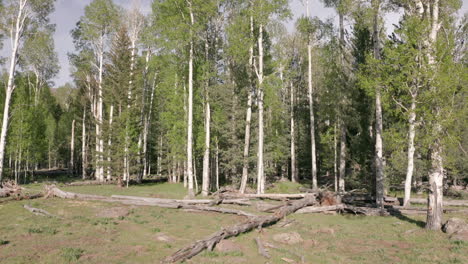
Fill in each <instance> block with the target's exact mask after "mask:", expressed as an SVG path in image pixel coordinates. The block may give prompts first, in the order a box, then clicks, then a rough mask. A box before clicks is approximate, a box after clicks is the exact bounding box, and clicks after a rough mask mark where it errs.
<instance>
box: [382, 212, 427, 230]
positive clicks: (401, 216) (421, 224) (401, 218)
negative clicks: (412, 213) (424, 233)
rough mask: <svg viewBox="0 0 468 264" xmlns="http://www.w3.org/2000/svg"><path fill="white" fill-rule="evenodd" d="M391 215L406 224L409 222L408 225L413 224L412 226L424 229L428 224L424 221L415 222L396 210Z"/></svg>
mask: <svg viewBox="0 0 468 264" xmlns="http://www.w3.org/2000/svg"><path fill="white" fill-rule="evenodd" d="M390 214H391V215H392V216H394V217H396V218H398V219H400V220H401V221H405V222H408V223H411V224H415V225H417V226H418V227H421V228H424V227H425V226H426V223H425V222H424V221H421V220H415V219H413V218H410V217H407V216H406V215H403V214H402V213H401V212H400V211H397V210H395V211H392V212H391V213H390Z"/></svg>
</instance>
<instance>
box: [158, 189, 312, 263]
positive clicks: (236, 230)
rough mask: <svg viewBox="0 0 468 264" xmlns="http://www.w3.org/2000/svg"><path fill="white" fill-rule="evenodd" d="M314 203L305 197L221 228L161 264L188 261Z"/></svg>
mask: <svg viewBox="0 0 468 264" xmlns="http://www.w3.org/2000/svg"><path fill="white" fill-rule="evenodd" d="M315 203H317V200H316V198H315V195H307V196H306V197H305V198H303V199H301V200H298V201H294V202H292V203H291V204H290V205H285V206H283V207H281V208H280V209H278V210H277V211H276V212H275V213H274V214H273V215H268V216H257V217H253V218H250V219H248V220H247V221H245V222H243V223H240V224H237V225H234V226H230V227H227V228H223V229H222V230H220V231H218V232H216V233H214V234H212V235H210V236H208V237H206V238H205V239H202V240H198V241H195V242H194V243H192V244H190V245H188V246H187V247H185V248H182V249H180V250H178V251H177V252H175V253H174V254H172V255H171V256H168V257H167V258H165V259H164V261H163V262H164V263H174V262H178V261H184V260H187V259H190V258H192V257H193V256H196V255H197V254H199V253H200V252H202V251H203V250H205V249H208V250H212V249H213V248H214V247H215V246H216V244H218V243H219V242H220V241H221V240H223V239H226V238H229V237H233V236H237V235H238V234H241V233H245V232H248V231H250V230H252V229H254V228H261V227H264V226H268V225H272V224H274V223H276V222H278V221H279V220H281V219H283V218H284V217H286V216H287V215H289V214H292V213H294V212H296V211H297V210H299V209H301V208H303V207H305V206H309V205H313V204H315Z"/></svg>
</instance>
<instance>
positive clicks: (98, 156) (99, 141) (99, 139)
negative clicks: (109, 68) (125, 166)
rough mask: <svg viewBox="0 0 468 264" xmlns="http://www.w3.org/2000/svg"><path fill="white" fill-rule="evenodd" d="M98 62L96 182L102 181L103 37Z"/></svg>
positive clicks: (102, 37)
mask: <svg viewBox="0 0 468 264" xmlns="http://www.w3.org/2000/svg"><path fill="white" fill-rule="evenodd" d="M98 60H99V75H98V96H97V109H96V110H97V111H96V178H97V180H98V181H104V166H103V164H102V163H103V152H104V139H103V138H102V127H101V125H102V121H103V107H104V106H103V104H104V103H103V98H102V96H103V94H102V76H103V66H104V36H103V35H102V36H101V38H100V45H99V49H98Z"/></svg>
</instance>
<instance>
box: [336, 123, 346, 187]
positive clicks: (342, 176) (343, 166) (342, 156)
mask: <svg viewBox="0 0 468 264" xmlns="http://www.w3.org/2000/svg"><path fill="white" fill-rule="evenodd" d="M339 175H340V178H339V182H338V189H339V191H340V192H344V191H345V177H346V127H345V126H344V122H341V124H340V174H339Z"/></svg>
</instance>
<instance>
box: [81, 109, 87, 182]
mask: <svg viewBox="0 0 468 264" xmlns="http://www.w3.org/2000/svg"><path fill="white" fill-rule="evenodd" d="M86 151H87V150H86V108H84V109H83V122H82V126H81V177H82V178H83V180H85V179H86V169H87V167H88V164H87V155H86Z"/></svg>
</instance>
